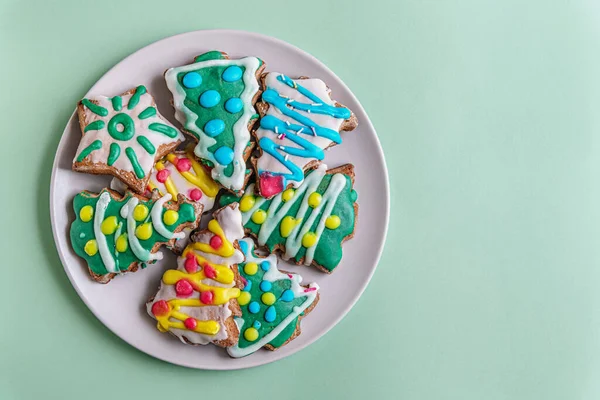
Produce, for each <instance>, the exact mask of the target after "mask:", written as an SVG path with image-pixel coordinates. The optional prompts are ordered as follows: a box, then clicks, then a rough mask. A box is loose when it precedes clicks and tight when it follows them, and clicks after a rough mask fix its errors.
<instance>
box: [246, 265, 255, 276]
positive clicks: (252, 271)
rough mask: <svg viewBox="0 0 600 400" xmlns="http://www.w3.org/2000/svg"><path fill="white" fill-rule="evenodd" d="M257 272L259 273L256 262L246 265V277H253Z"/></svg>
mask: <svg viewBox="0 0 600 400" xmlns="http://www.w3.org/2000/svg"><path fill="white" fill-rule="evenodd" d="M256 272H258V264H256V263H254V262H249V263H247V264H246V265H244V273H245V274H246V275H250V276H252V275H254V274H256Z"/></svg>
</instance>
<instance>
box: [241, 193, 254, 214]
mask: <svg viewBox="0 0 600 400" xmlns="http://www.w3.org/2000/svg"><path fill="white" fill-rule="evenodd" d="M254 203H256V199H255V198H254V196H252V195H251V194H247V195H245V196H243V197H242V199H241V200H240V211H241V212H247V211H250V210H251V209H252V207H254Z"/></svg>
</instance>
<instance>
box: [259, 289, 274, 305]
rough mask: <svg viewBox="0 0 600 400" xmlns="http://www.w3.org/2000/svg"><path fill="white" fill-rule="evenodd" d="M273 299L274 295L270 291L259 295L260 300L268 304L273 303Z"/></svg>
mask: <svg viewBox="0 0 600 400" xmlns="http://www.w3.org/2000/svg"><path fill="white" fill-rule="evenodd" d="M275 300H277V299H276V298H275V295H274V294H273V293H271V292H266V293H263V294H262V296H260V301H262V302H263V303H265V304H266V305H268V306H270V305H273V304H275Z"/></svg>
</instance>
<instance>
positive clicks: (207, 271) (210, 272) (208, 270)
mask: <svg viewBox="0 0 600 400" xmlns="http://www.w3.org/2000/svg"><path fill="white" fill-rule="evenodd" d="M204 276H206V277H207V278H210V279H215V278H216V277H217V271H215V269H214V268H213V267H211V266H210V265H208V264H206V265H205V266H204Z"/></svg>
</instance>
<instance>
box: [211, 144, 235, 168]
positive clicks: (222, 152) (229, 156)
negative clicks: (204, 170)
mask: <svg viewBox="0 0 600 400" xmlns="http://www.w3.org/2000/svg"><path fill="white" fill-rule="evenodd" d="M215 160H217V162H218V163H219V164H221V165H229V164H231V162H232V161H233V150H231V149H230V148H229V147H225V146H223V147H219V148H218V149H217V151H215Z"/></svg>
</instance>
